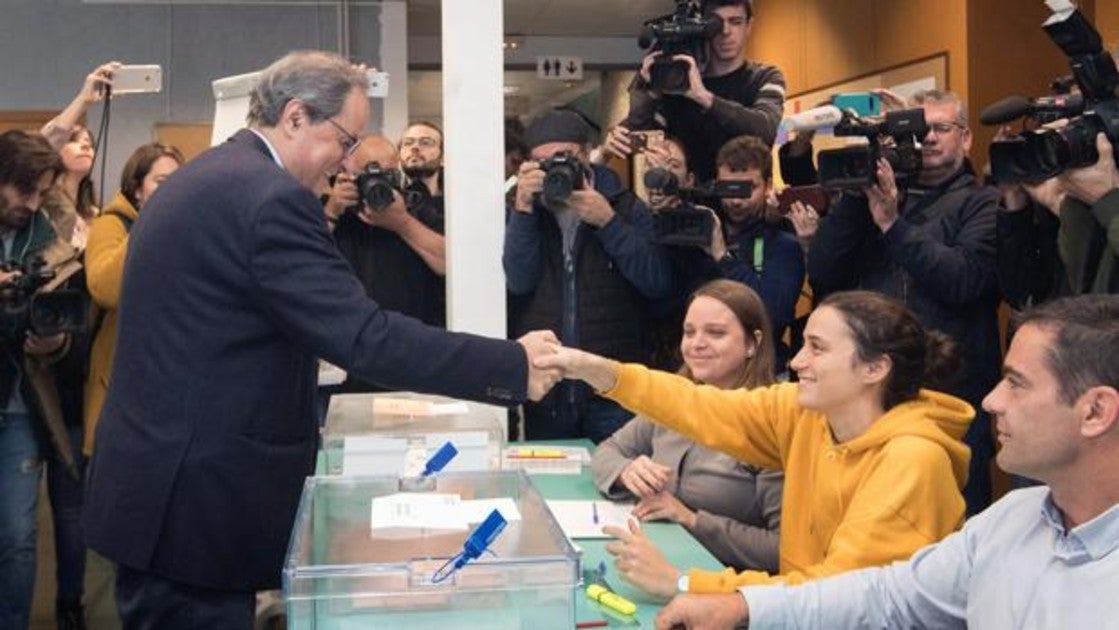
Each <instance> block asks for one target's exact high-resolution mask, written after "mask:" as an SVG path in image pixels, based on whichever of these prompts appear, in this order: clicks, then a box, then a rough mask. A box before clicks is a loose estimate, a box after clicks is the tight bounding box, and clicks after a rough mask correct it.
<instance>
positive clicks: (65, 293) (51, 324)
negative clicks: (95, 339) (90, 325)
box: [0, 258, 88, 343]
mask: <svg viewBox="0 0 1119 630" xmlns="http://www.w3.org/2000/svg"><path fill="white" fill-rule="evenodd" d="M0 270H3V271H5V272H9V273H10V272H13V271H18V272H19V274H20V275H19V276H17V277H15V278H13V279H11V280H8V281H7V282H5V283H4V284H0V338H3V339H5V340H7V341H9V342H18V343H23V337H24V333H25V332H26V331H28V330H30V331H31V332H33V333H35V334H36V335H38V336H40V337H49V336H52V335H57V334H59V333H66V332H78V331H81V330H84V329H85V326H86V319H87V318H86V313H87V310H88V308H87V302H86V298H85V295H83V294H82V292H81V291H76V290H60V291H49V292H40V291H39V290H40V289H41V288H42V287H43V286H44V285H46V284H48V283H50V282H51V280H54V279H55V277H56V273H55V271H54V270H51V269H47V268H46V264H45V263H44V261H43V259H42V258H36V259H33V260H32V261H31V262H30V263H29V264H27V265H18V264H14V263H7V264H5V265H3V266H0Z"/></svg>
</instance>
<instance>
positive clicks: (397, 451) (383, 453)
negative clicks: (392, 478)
mask: <svg viewBox="0 0 1119 630" xmlns="http://www.w3.org/2000/svg"><path fill="white" fill-rule="evenodd" d="M407 456H408V440H406V439H402V438H386V437H378V436H373V435H348V436H346V437H345V438H344V439H343V440H342V474H343V475H346V476H353V475H396V476H397V477H399V476H401V475H403V474H404V470H405V462H406V461H407Z"/></svg>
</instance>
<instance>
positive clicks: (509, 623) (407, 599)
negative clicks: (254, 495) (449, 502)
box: [284, 471, 580, 630]
mask: <svg viewBox="0 0 1119 630" xmlns="http://www.w3.org/2000/svg"><path fill="white" fill-rule="evenodd" d="M415 481H416V480H403V481H402V480H400V479H397V478H392V477H311V478H309V479H308V480H307V482H306V485H305V486H304V488H303V497H302V499H301V500H300V504H299V512H298V514H297V515H296V520H295V529H294V530H293V532H292V537H291V541H290V543H289V546H288V555H287V559H286V561H285V563H284V600H285V605H286V608H287V615H288V619H287V623H288V627H289V628H292V629H309V628H313V629H315V630H338V629H346V628H385V629H388V628H392V629H394V630H395V629H401V628H406V629H408V630H415V629H423V628H431V629H433V630H435V629H437V630H447V629H448V628H456V629H472V628H477V629H483V628H484V629H487V630H490V629H510V630H512V629H522V628H532V630H546V629H550V628H556V629H557V630H559V629H562V630H570V628H573V627H574V624H575V612H574V605H575V602H574V599H573V598H574V593H575V588H576V586H577V584H578V581H579V569H580V567H579V556H578V554H577V553H576V551H575V549H574V548H573V547H572V546H571V543H570V541H568V540H567V538H566V537H565V536H564V535H563V532H562V530H560V527H559V525H558V524H557V523H556V521H555V519H554V517H553V516H552V514H551V512H549V510H548V508H547V506H546V504H545V503H544V500H543V499H542V498H541V496H540V494H539V493H538V492H537V490H536V489H535V487H533V485H532V482H531V481H530V480H529V477H528V476H527V475H526V474H525V473H524V472H522V471H496V472H488V471H487V472H462V473H441V474H440V475H438V476H436V477H434V478H427V479H424V480H422V481H423V482H426V485H427V487H425V488H415V487H413V488H410V489H409V490H408V491H407V492H408V494H401V493H402V490H401V487H402V485H404V487H408V486H409V485H411V484H410V483H409V482H415ZM417 490H418V493H419V494H424V495H430V497H429V496H423V497H420V496H417V494H414V492H415V491H417ZM447 496H450V497H454V496H457V497H459V498H461V501H462V503H461V504H470V506H471V507H477V508H479V509H477V510H475V512H476V513H477V514H478V516H474V517H471V518H470V519H469V521H470V522H469V525H466V526H463V527H461V528H459V529H455V528H454V524H453V523H450V522H449V521H448V522H446V523H444V522H432V521H431V519H432V518H444V517H445V512H446V510H443V511H441V512H443V514H440V515H439V516H438V517H433V516H432V514H430V513H429V514H427V515H417V516H416V518H417V519H418V520H422V521H424V522H423V524H421V525H405V524H403V523H395V526H390V527H383V526H382V525H384V523H383V522H378V521H375V520H374V519H375V518H376V512H377V507H376V502H377V501H382V502H383V501H393V500H396V499H398V498H400V497H408V498H410V499H424V500H426V499H428V498H438V497H447ZM494 506H497V507H499V508H500V512H501V514H502V515H503V516H506V517H507V521H508V523H507V525H506V526H505V528H504V529H503V530H501V532H500V533H499V534H498V535H497V536H496V538H494V539H493V541H492V542H491V544H490V545H489V547H488V551H487V552H484V553H482V554H481V555H480V556H479V557H478V558H477V559H475V560H473V561H471V562H469V563H467V564H466V565H465V566H463V567H462V568H460V569H458V570H457V571H455V572H453V573H451V574H450V576H449V577H447V578H446V579H445V580H443V581H442V582H439V583H433V581H432V579H433V576H434V575H435V573H436V572H437V571H438V570H439V569H440V567H443V566H444V565H445V563H446V562H447V560H448V559H449V558H452V557H454V556H455V555H456V554H458V553H459V552H460V551H462V549H463V545H464V543H465V541H466V540H467V538H468V537H469V536H470V535H471V533H472V532H473V531H474V529H475V528H477V526H478V522H480V521H481V520H484V519H485V517H486V515H488V514H489V512H490V510H491V508H492V507H494ZM396 516H399V514H396ZM424 519H427V520H424ZM449 520H452V521H453V520H454V519H453V518H452V519H449ZM374 525H377V527H374ZM390 525H393V524H391V523H390Z"/></svg>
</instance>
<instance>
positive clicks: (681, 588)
mask: <svg viewBox="0 0 1119 630" xmlns="http://www.w3.org/2000/svg"><path fill="white" fill-rule="evenodd" d="M690 581H691V580H689V579H688V574H687V573H682V574H680V578H679V579H677V580H676V592H678V593H687V592H688V583H689V582H690Z"/></svg>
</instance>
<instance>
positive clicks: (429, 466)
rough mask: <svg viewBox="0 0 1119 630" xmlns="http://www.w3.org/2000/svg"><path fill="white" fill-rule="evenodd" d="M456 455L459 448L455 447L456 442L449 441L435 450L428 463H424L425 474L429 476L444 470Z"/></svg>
mask: <svg viewBox="0 0 1119 630" xmlns="http://www.w3.org/2000/svg"><path fill="white" fill-rule="evenodd" d="M455 455H458V449H456V448H455V445H454V444H451V443H450V442H447V443H446V444H444V445H443V446H441V447H440V448H439V450H438V451H435V454H434V455H432V456H431V459H429V460H427V463H426V464H424V472H423V476H424V477H427V476H429V475H432V474H435V473H437V472H439V471H440V470H443V468H444V467H446V465H447V464H449V463H450V461H451V460H452V459H454V458H455Z"/></svg>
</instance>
